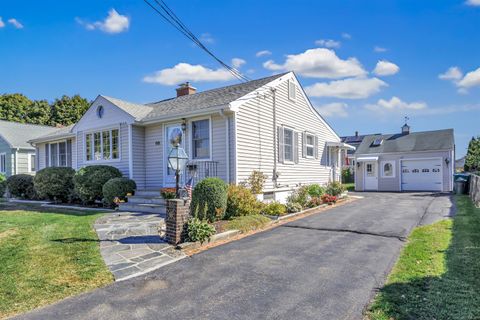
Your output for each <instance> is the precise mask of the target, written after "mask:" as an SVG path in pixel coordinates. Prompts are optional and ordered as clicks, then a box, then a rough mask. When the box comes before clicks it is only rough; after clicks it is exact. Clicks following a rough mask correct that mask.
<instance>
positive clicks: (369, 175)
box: [364, 161, 378, 190]
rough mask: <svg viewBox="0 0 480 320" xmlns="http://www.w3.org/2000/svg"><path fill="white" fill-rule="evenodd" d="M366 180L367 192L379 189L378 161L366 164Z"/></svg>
mask: <svg viewBox="0 0 480 320" xmlns="http://www.w3.org/2000/svg"><path fill="white" fill-rule="evenodd" d="M364 179H365V190H377V189H378V170H377V162H376V161H370V162H365V174H364Z"/></svg>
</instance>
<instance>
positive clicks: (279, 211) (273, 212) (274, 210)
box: [262, 201, 287, 216]
mask: <svg viewBox="0 0 480 320" xmlns="http://www.w3.org/2000/svg"><path fill="white" fill-rule="evenodd" d="M262 213H263V214H266V215H268V216H283V215H285V214H286V213H287V207H285V205H283V204H281V203H280V202H276V201H273V202H270V203H269V204H267V205H266V206H265V207H264V208H263V209H262Z"/></svg>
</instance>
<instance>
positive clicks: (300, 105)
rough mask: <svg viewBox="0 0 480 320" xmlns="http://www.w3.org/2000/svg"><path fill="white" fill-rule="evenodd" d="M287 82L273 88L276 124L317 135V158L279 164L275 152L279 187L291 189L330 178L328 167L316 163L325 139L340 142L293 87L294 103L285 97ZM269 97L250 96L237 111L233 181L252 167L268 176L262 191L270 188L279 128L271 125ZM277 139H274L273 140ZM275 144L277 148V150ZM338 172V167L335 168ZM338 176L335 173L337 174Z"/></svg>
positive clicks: (298, 88)
mask: <svg viewBox="0 0 480 320" xmlns="http://www.w3.org/2000/svg"><path fill="white" fill-rule="evenodd" d="M288 86H289V84H288V81H283V82H281V83H280V84H279V85H278V86H277V87H276V89H277V90H276V118H277V127H280V126H282V125H284V126H287V127H291V128H293V129H294V131H296V132H304V131H306V130H308V131H309V133H311V134H313V135H315V136H316V137H318V142H317V145H318V148H317V154H318V155H319V156H318V157H317V159H315V157H314V158H303V157H302V158H301V159H299V160H298V163H296V164H294V165H292V164H289V163H285V164H283V163H282V161H281V159H278V155H277V171H278V173H279V179H278V183H279V185H281V186H282V187H289V188H295V187H296V186H298V185H299V184H309V183H321V184H326V183H328V182H329V181H330V180H331V175H332V169H331V168H330V167H326V166H324V165H321V164H320V159H319V158H320V155H321V157H323V156H324V154H323V152H324V149H325V143H326V142H327V141H334V142H338V141H340V139H339V137H338V136H337V135H335V134H334V133H332V131H331V130H330V129H329V128H328V127H327V126H326V125H325V123H324V122H323V121H322V120H320V119H319V118H318V115H316V114H315V111H314V110H312V109H311V108H310V106H309V105H308V102H307V101H306V99H304V96H303V94H302V93H301V91H300V90H301V88H300V87H299V86H298V85H296V86H295V95H296V100H295V103H292V101H291V100H290V99H289V93H288ZM272 100H273V99H272V96H271V94H270V93H269V94H268V95H267V97H266V98H264V97H258V98H254V99H252V100H250V101H248V102H246V103H245V104H243V105H241V106H240V108H239V111H238V113H237V139H238V141H237V147H238V150H237V156H238V158H237V162H238V172H237V182H242V181H245V180H246V179H247V178H248V176H249V175H250V174H251V172H252V171H253V170H260V171H262V172H263V173H264V174H266V175H267V176H268V179H267V181H266V183H265V188H264V189H265V190H267V191H268V190H273V180H272V173H273V169H274V163H273V161H274V134H277V135H278V134H279V132H280V131H279V130H278V129H277V130H275V129H274V127H273V109H272V108H273V106H272ZM278 142H279V140H277V143H278ZM278 147H279V146H278V145H277V147H276V148H275V149H277V153H278ZM338 171H339V170H338ZM337 178H338V174H337Z"/></svg>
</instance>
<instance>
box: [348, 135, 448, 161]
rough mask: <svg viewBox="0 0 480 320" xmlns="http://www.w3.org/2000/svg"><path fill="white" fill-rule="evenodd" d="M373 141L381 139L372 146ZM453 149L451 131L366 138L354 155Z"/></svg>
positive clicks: (370, 136)
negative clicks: (381, 140) (377, 144)
mask: <svg viewBox="0 0 480 320" xmlns="http://www.w3.org/2000/svg"><path fill="white" fill-rule="evenodd" d="M375 139H383V142H382V144H381V145H379V146H373V145H372V143H373V142H374V141H375ZM453 147H454V138H453V129H445V130H436V131H422V132H411V133H410V134H401V133H399V134H384V135H369V136H366V137H365V138H364V139H363V141H362V143H361V144H360V145H359V146H358V148H357V151H356V152H355V154H357V155H359V154H373V153H390V152H416V151H434V150H449V149H453Z"/></svg>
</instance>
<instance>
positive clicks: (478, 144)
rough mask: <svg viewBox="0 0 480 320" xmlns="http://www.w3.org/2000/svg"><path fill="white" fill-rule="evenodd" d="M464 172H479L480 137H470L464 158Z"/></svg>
mask: <svg viewBox="0 0 480 320" xmlns="http://www.w3.org/2000/svg"><path fill="white" fill-rule="evenodd" d="M464 169H465V171H477V170H480V136H478V137H477V138H476V139H475V137H472V140H470V142H469V144H468V151H467V155H466V157H465V168H464Z"/></svg>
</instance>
